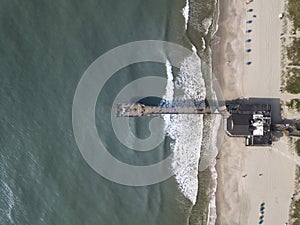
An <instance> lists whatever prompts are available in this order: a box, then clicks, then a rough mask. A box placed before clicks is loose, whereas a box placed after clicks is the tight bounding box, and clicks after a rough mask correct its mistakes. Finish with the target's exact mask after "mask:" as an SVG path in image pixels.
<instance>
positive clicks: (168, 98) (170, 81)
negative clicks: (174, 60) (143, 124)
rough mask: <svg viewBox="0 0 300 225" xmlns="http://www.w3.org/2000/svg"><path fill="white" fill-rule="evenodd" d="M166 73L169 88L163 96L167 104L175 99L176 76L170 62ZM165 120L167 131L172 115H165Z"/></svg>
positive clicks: (167, 64) (167, 87)
mask: <svg viewBox="0 0 300 225" xmlns="http://www.w3.org/2000/svg"><path fill="white" fill-rule="evenodd" d="M165 65H166V71H167V86H166V93H165V95H164V96H163V99H164V100H166V101H167V102H172V101H173V98H174V82H173V80H174V76H173V73H172V65H171V63H170V61H169V60H167V61H166V64H165ZM163 118H164V120H165V130H166V129H167V127H168V125H169V124H170V115H163Z"/></svg>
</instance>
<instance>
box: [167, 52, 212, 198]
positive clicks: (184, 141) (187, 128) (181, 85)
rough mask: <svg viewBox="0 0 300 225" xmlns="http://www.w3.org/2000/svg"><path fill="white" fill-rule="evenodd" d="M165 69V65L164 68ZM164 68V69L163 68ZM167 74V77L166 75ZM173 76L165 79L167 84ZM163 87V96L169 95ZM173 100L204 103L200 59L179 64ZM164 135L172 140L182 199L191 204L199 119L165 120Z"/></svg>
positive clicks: (199, 139)
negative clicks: (164, 94)
mask: <svg viewBox="0 0 300 225" xmlns="http://www.w3.org/2000/svg"><path fill="white" fill-rule="evenodd" d="M166 65H167V64H166ZM167 68H168V67H167ZM170 74H171V73H170ZM169 81H173V76H172V78H171V76H169V75H168V83H169ZM170 86H171V85H167V90H166V96H167V95H169V94H167V93H168V92H169V91H170ZM174 91H175V92H176V93H177V94H176V100H189V99H197V100H203V99H205V93H206V90H205V85H204V80H203V77H202V74H201V61H200V58H199V57H198V56H197V55H196V54H195V53H194V54H193V55H192V56H190V57H188V58H186V59H184V60H183V62H182V63H181V67H180V72H179V76H178V77H177V78H176V80H175V90H174ZM166 125H167V126H166V132H167V134H168V135H169V136H170V137H171V138H172V139H174V142H173V143H172V144H171V149H172V151H173V162H172V169H173V172H174V174H175V179H176V181H177V183H178V185H179V188H180V190H181V191H182V193H183V195H184V196H185V197H186V198H188V199H189V200H190V201H191V202H192V203H193V204H195V202H196V198H197V193H198V166H199V165H198V164H199V159H200V150H201V143H202V134H203V116H201V115H172V116H170V117H169V120H168V119H167V120H166Z"/></svg>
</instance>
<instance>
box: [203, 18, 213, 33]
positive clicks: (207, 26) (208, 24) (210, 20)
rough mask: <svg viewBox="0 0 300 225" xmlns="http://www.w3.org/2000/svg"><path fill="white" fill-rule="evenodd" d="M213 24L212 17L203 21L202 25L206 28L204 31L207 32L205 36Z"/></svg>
mask: <svg viewBox="0 0 300 225" xmlns="http://www.w3.org/2000/svg"><path fill="white" fill-rule="evenodd" d="M212 22H213V18H212V17H209V18H205V19H204V20H203V21H202V25H203V28H204V30H205V34H207V33H208V31H209V27H210V26H211V24H212Z"/></svg>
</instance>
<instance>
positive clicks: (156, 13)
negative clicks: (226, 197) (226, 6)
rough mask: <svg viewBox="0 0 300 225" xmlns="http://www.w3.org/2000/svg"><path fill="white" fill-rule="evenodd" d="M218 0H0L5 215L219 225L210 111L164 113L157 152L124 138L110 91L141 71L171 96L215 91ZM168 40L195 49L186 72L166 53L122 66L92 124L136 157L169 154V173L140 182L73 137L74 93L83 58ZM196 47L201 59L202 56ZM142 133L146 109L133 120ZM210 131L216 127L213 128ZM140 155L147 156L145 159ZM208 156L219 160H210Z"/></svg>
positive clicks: (26, 219)
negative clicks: (112, 174) (94, 159)
mask: <svg viewBox="0 0 300 225" xmlns="http://www.w3.org/2000/svg"><path fill="white" fill-rule="evenodd" d="M215 4H216V3H215V1H213V0H212V1H207V0H189V1H183V0H163V1H161V0H153V1H142V0H126V1H121V0H113V1H107V0H98V1H97V0H86V1H78V0H72V1H71V0H60V1H57V0H53V1H45V0H42V1H34V0H29V1H16V0H2V1H1V2H0V6H1V7H0V17H1V19H0V21H1V22H0V23H1V26H0V57H1V63H0V74H1V75H0V76H1V80H0V121H1V122H0V125H1V126H0V134H1V136H0V159H1V163H0V196H1V199H0V224H22V225H23V224H51V225H52V224H72V225H76V224H80V225H82V224H100V225H108V224H113V225H127V224H128V225H135V224H136V225H140V224H149V225H153V224H156V225H158V224H162V225H169V224H170V225H182V224H207V223H209V224H214V218H215V212H214V198H213V196H214V195H213V192H214V187H215V183H214V180H215V176H216V175H215V171H214V170H213V163H214V162H213V159H214V155H215V154H216V151H217V149H216V147H215V143H216V140H215V139H216V136H215V135H216V134H215V133H213V132H212V129H210V128H211V127H218V124H219V122H218V119H216V118H215V117H213V116H197V115H194V116H193V115H189V116H186V115H185V116H180V115H178V116H165V117H164V120H165V132H166V137H165V141H164V142H163V144H161V145H160V146H158V147H157V148H156V149H154V150H153V151H151V152H147V153H140V152H136V151H133V150H130V149H127V148H125V147H124V146H122V145H121V144H120V143H118V142H117V141H115V140H116V138H115V136H114V133H113V130H112V128H111V125H110V123H109V117H110V107H111V103H112V101H113V99H114V97H115V96H116V95H117V93H118V92H119V91H120V90H121V89H122V87H124V85H126V84H127V83H129V82H131V81H133V80H134V79H137V78H140V77H143V76H148V75H149V74H150V75H153V74H158V75H159V76H161V77H165V78H167V79H168V83H167V86H166V92H165V95H164V96H162V97H164V98H165V99H166V100H168V101H172V100H182V99H190V98H193V99H204V98H205V97H206V96H207V95H210V94H211V92H212V90H211V86H210V80H211V76H212V74H211V67H210V65H211V53H210V45H211V35H212V33H213V32H214V29H215V28H214V27H215V24H214V22H215V21H214V19H213V18H214V17H213V15H214V13H215V11H216V6H215ZM139 40H165V41H170V42H175V43H178V44H181V45H183V46H185V47H187V48H189V49H191V50H193V52H194V55H191V56H190V57H188V58H186V59H185V60H183V61H182V64H181V67H180V68H179V69H176V68H172V66H171V65H170V63H169V62H168V61H166V64H165V65H162V64H158V63H151V62H149V63H140V64H136V65H131V66H128V67H126V68H123V69H122V70H120V71H118V74H120V73H122V74H124V75H123V76H122V79H120V76H117V75H116V76H113V77H112V78H111V79H110V80H109V81H108V82H107V84H106V85H105V88H104V89H103V91H102V92H101V94H100V96H99V99H98V104H97V106H96V121H97V127H100V126H101V127H105V128H106V131H107V132H106V133H105V134H102V135H101V137H100V138H101V139H102V140H103V141H104V143H105V144H106V145H108V146H109V147H110V149H112V151H111V154H112V155H114V156H115V157H116V158H118V159H120V160H121V161H124V162H128V163H130V164H137V165H139V164H143V163H146V164H150V163H155V162H158V161H160V160H162V159H163V158H165V157H166V156H168V155H169V154H170V153H174V157H173V163H172V169H173V171H174V176H173V177H171V178H169V179H168V180H166V181H164V182H162V183H159V184H154V185H150V186H144V187H129V186H123V185H120V184H116V183H113V182H111V181H109V180H107V179H105V178H103V177H101V176H99V175H98V174H97V173H96V172H94V171H93V170H92V169H91V168H90V167H89V165H88V164H87V163H86V162H85V160H84V159H83V157H82V155H81V154H80V151H79V149H78V147H77V145H76V142H75V138H74V135H73V129H72V102H73V97H74V93H75V90H76V87H77V84H78V82H79V80H80V78H81V76H82V74H83V73H84V71H85V70H86V69H87V67H88V66H89V65H90V64H91V63H92V62H93V61H94V60H95V59H97V58H98V57H99V56H100V55H102V54H104V53H105V52H107V51H108V50H110V49H112V48H114V47H117V46H119V45H121V44H125V43H128V42H133V41H139ZM196 54H198V55H199V56H200V58H199V57H196ZM133 124H134V126H135V129H134V130H135V132H136V135H137V136H140V137H146V136H147V135H149V131H148V130H147V129H144V127H145V125H146V124H147V118H142V119H136V120H135V122H134V123H133ZM213 130H215V129H213ZM142 154H143V156H142ZM142 157H144V158H145V159H144V160H141V158H142ZM208 165H212V166H208Z"/></svg>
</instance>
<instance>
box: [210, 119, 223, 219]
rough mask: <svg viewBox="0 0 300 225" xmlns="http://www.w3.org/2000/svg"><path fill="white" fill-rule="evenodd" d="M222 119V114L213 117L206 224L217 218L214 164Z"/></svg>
mask: <svg viewBox="0 0 300 225" xmlns="http://www.w3.org/2000/svg"><path fill="white" fill-rule="evenodd" d="M221 121H222V116H221V115H217V116H216V118H215V119H214V124H213V129H212V141H211V148H212V150H213V151H212V152H213V156H212V158H213V162H212V163H211V166H210V171H211V174H212V187H211V196H210V202H209V206H208V207H209V217H208V221H207V225H215V224H216V220H217V209H216V191H217V178H218V174H217V170H216V168H215V166H216V159H215V158H216V155H217V153H218V148H217V138H218V132H217V131H218V130H219V128H220V125H221Z"/></svg>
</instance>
